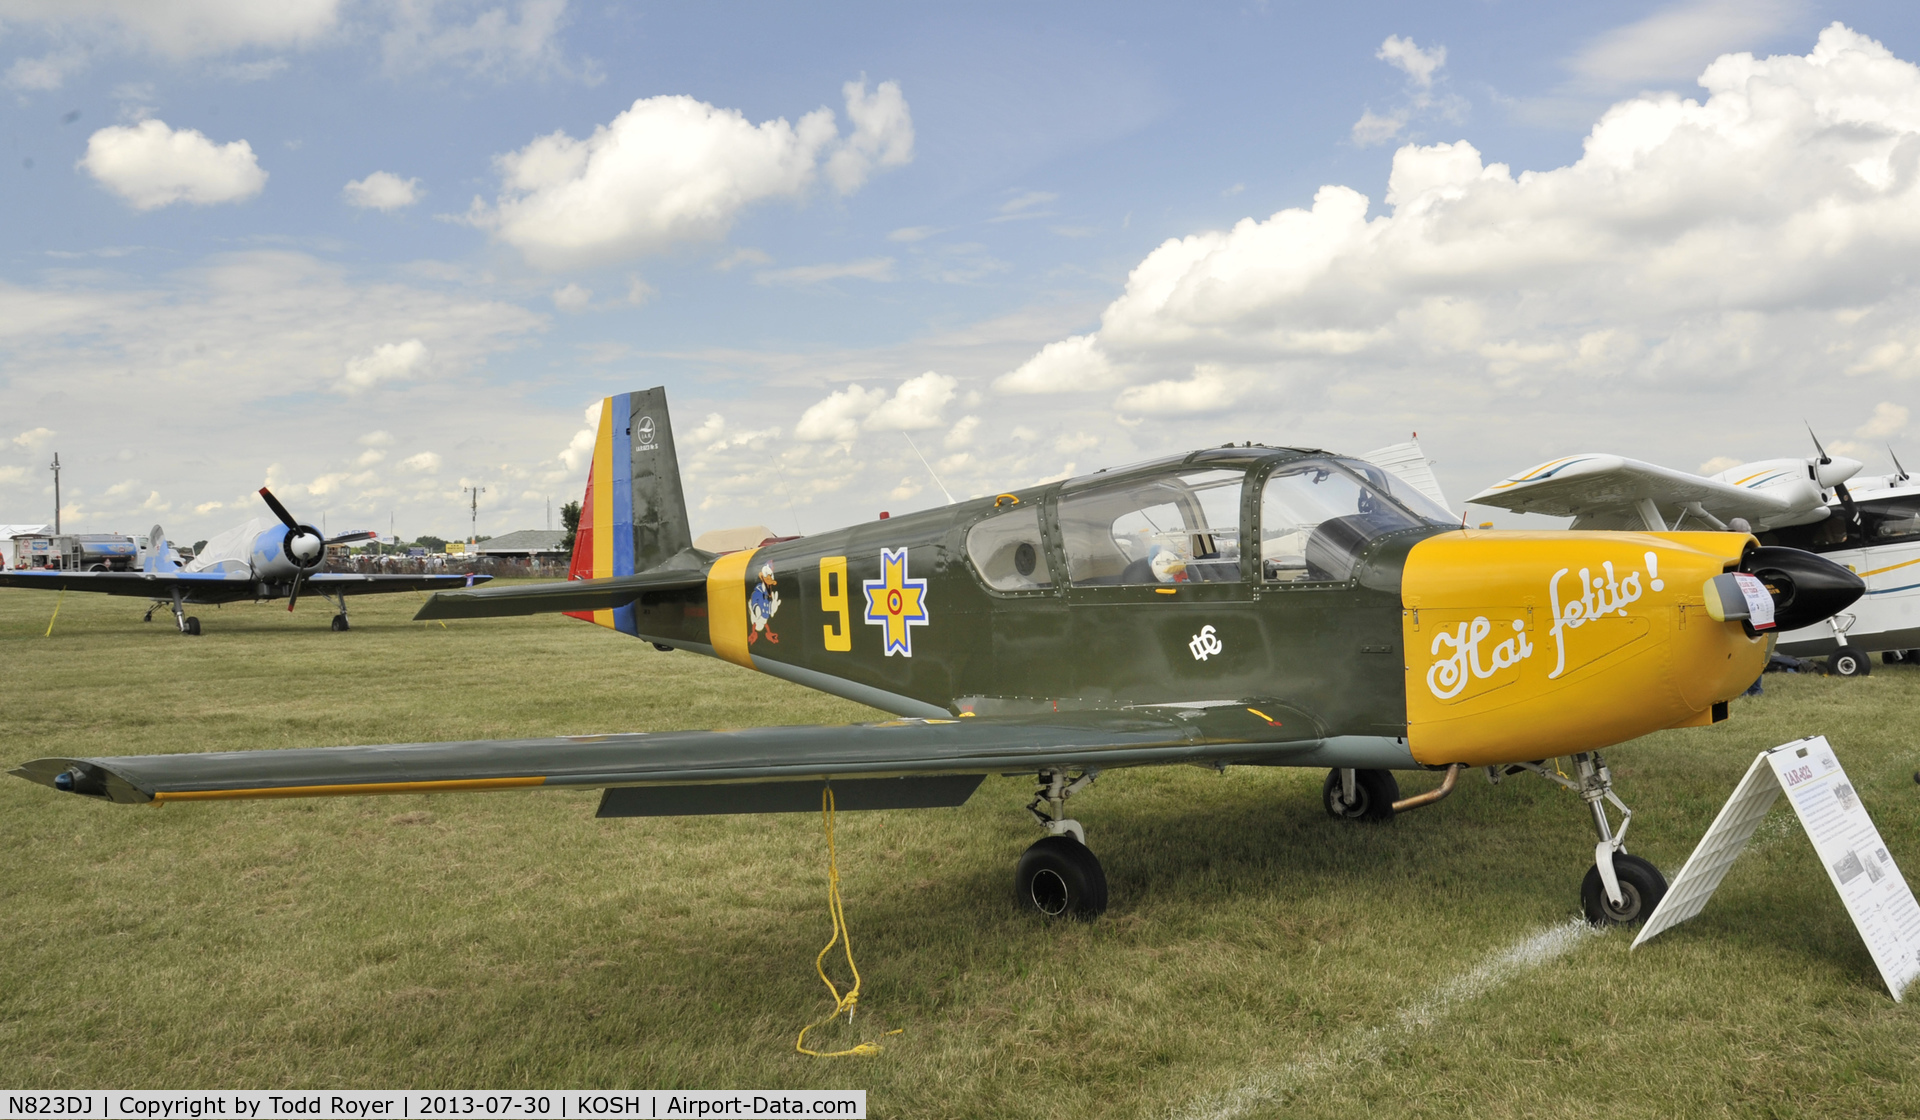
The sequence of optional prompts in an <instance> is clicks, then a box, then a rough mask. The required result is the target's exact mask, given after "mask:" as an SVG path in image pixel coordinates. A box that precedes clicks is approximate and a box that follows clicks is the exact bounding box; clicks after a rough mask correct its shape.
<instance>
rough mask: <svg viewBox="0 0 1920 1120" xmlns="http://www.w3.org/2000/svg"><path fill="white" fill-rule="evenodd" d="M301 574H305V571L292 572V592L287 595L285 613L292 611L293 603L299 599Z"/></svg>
mask: <svg viewBox="0 0 1920 1120" xmlns="http://www.w3.org/2000/svg"><path fill="white" fill-rule="evenodd" d="M303 575H306V573H305V572H295V573H293V592H292V594H290V595H288V596H287V613H288V614H292V613H293V605H294V604H295V603H298V602H299V601H300V577H301V576H303Z"/></svg>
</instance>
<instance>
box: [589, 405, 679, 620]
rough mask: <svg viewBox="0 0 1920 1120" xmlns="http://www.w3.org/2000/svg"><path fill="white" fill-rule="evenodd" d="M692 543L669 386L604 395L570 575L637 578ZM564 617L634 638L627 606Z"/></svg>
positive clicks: (594, 577) (630, 609)
mask: <svg viewBox="0 0 1920 1120" xmlns="http://www.w3.org/2000/svg"><path fill="white" fill-rule="evenodd" d="M692 545H693V530H692V527H691V525H690V524H689V522H688V520H687V499H686V495H685V493H684V492H683V491H682V490H681V487H680V461H679V458H678V455H677V454H676V452H675V448H674V442H673V423H672V420H671V418H670V415H669V413H668V411H667V390H666V388H665V387H664V386H655V387H654V388H651V389H647V390H645V391H642V392H637V393H619V394H616V395H614V396H611V397H607V398H605V399H604V400H603V401H602V402H601V405H600V426H599V431H598V432H597V433H596V434H595V438H594V442H593V466H592V469H591V470H590V471H589V472H588V475H587V493H586V497H585V498H584V499H583V500H582V502H581V507H580V526H579V529H578V530H577V531H576V532H575V534H574V542H573V560H572V563H571V564H570V565H569V567H568V571H567V578H569V579H602V578H606V577H608V576H630V575H634V574H636V573H639V572H644V571H646V570H648V569H649V568H654V567H657V566H659V565H660V564H663V563H665V562H666V561H667V560H669V559H671V558H672V557H674V556H675V555H677V554H679V553H680V552H682V551H683V550H685V549H687V548H690V547H692ZM567 613H568V614H570V615H572V616H573V617H574V618H581V619H586V620H588V621H591V622H595V623H598V624H599V625H601V626H606V627H609V628H611V629H614V630H618V631H620V632H621V633H623V634H635V633H636V631H635V629H634V619H633V608H632V607H630V606H629V607H620V608H616V609H614V610H601V611H592V612H587V611H569V612H567Z"/></svg>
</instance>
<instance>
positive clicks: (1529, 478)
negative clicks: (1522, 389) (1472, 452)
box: [1467, 454, 1792, 529]
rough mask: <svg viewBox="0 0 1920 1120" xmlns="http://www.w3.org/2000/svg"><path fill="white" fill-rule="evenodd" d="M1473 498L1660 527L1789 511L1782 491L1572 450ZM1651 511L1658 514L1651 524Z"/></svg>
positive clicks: (1617, 524) (1593, 523)
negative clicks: (1767, 489) (1769, 492)
mask: <svg viewBox="0 0 1920 1120" xmlns="http://www.w3.org/2000/svg"><path fill="white" fill-rule="evenodd" d="M1467 502H1468V504H1469V505H1481V506H1499V507H1500V508H1502V509H1510V510H1513V511H1514V512H1516V513H1543V514H1546V515H1548V516H1550V517H1572V518H1575V519H1576V520H1575V523H1574V527H1575V528H1578V529H1603V528H1622V529H1658V528H1667V527H1671V526H1673V525H1675V524H1676V523H1677V522H1681V521H1682V520H1683V519H1682V515H1683V514H1685V515H1687V519H1689V520H1696V521H1698V522H1700V524H1699V525H1698V526H1697V527H1698V528H1701V529H1708V528H1714V527H1715V526H1714V522H1715V521H1718V522H1721V523H1725V522H1727V521H1730V520H1732V519H1733V518H1736V517H1742V518H1745V519H1746V520H1747V521H1748V522H1749V523H1753V524H1759V523H1761V522H1765V521H1768V520H1770V519H1772V518H1775V517H1778V516H1780V515H1782V514H1784V513H1787V512H1788V511H1789V510H1790V509H1791V508H1792V507H1791V504H1790V503H1789V502H1788V501H1787V500H1786V499H1785V498H1782V497H1777V496H1775V495H1773V494H1768V493H1765V492H1761V491H1756V490H1753V489H1750V488H1748V487H1745V486H1740V485H1736V484H1734V483H1731V482H1722V481H1720V480H1718V479H1712V478H1703V477H1701V476H1700V475H1697V474H1688V473H1686V472H1685V471H1676V470H1671V469H1669V468H1667V467H1660V466H1655V465H1654V464H1652V463H1643V462H1641V461H1640V460H1638V459H1628V458H1626V457H1625V456H1621V455H1594V454H1589V455H1568V456H1565V457H1563V458H1559V459H1551V460H1548V461H1547V462H1545V463H1541V464H1540V465H1539V466H1536V467H1533V468H1531V469H1529V470H1525V471H1522V472H1520V473H1519V474H1516V475H1513V476H1512V477H1510V478H1505V479H1502V480H1500V481H1499V482H1496V483H1494V484H1493V485H1492V486H1489V487H1487V488H1486V489H1485V490H1482V491H1480V492H1479V493H1478V494H1475V495H1474V496H1473V497H1471V498H1468V499H1467ZM1649 513H1656V514H1657V515H1658V518H1659V521H1660V524H1659V525H1654V524H1652V519H1651V518H1650V517H1649V516H1648V514H1649Z"/></svg>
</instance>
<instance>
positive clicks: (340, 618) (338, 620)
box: [333, 614, 347, 634]
mask: <svg viewBox="0 0 1920 1120" xmlns="http://www.w3.org/2000/svg"><path fill="white" fill-rule="evenodd" d="M345 629H347V618H346V616H345V615H339V614H336V615H334V616H333V632H334V633H336V634H338V633H339V632H341V631H342V630H345Z"/></svg>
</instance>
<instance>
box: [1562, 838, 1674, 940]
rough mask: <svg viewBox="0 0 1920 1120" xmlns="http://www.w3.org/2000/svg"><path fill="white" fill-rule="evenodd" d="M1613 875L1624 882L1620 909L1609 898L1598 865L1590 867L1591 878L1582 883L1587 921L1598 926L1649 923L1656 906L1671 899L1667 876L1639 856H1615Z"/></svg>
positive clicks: (1582, 896)
mask: <svg viewBox="0 0 1920 1120" xmlns="http://www.w3.org/2000/svg"><path fill="white" fill-rule="evenodd" d="M1613 874H1614V876H1615V877H1616V878H1618V879H1619V880H1620V905H1618V906H1615V905H1614V904H1613V900H1612V899H1610V898H1608V897H1607V888H1606V887H1605V886H1604V885H1602V884H1601V882H1600V867H1599V865H1598V864H1596V865H1594V866H1592V867H1589V868H1587V877H1586V879H1585V880H1584V881H1582V882H1581V884H1580V902H1581V904H1582V905H1584V906H1585V907H1586V911H1587V921H1589V922H1592V923H1593V924H1594V925H1596V926H1626V925H1633V924H1635V923H1637V922H1643V921H1646V920H1647V917H1648V915H1650V914H1652V913H1653V910H1654V907H1656V906H1658V905H1660V900H1661V899H1663V898H1665V897H1666V896H1667V877H1666V876H1665V875H1662V874H1660V869H1659V868H1657V867H1655V866H1654V865H1653V864H1651V863H1648V862H1647V861H1646V860H1644V859H1641V858H1640V857H1639V856H1630V855H1627V854H1626V853H1625V852H1621V853H1619V854H1617V855H1615V856H1614V857H1613Z"/></svg>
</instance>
